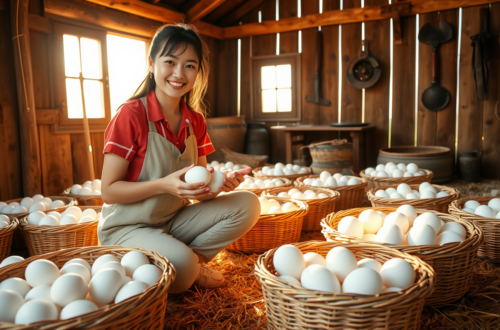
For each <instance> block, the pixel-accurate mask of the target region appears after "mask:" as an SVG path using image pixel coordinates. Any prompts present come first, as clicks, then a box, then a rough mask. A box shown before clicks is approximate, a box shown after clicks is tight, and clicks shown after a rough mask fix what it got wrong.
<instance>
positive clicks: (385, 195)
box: [375, 190, 389, 198]
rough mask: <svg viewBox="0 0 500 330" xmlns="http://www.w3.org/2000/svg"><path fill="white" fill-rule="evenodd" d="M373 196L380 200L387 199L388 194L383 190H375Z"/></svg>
mask: <svg viewBox="0 0 500 330" xmlns="http://www.w3.org/2000/svg"><path fill="white" fill-rule="evenodd" d="M375 196H377V197H382V198H389V194H388V193H387V192H386V191H385V190H377V191H376V192H375Z"/></svg>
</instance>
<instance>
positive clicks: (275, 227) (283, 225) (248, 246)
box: [226, 198, 309, 253]
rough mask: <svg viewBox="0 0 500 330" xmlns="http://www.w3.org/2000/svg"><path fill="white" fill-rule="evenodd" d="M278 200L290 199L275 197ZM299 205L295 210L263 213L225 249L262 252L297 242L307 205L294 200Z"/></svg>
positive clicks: (285, 200)
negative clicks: (244, 232)
mask: <svg viewBox="0 0 500 330" xmlns="http://www.w3.org/2000/svg"><path fill="white" fill-rule="evenodd" d="M275 199H276V200H277V201H279V202H287V201H290V200H289V199H286V198H275ZM294 203H295V204H297V205H298V206H300V209H299V210H297V211H292V212H286V213H280V214H263V215H261V216H260V217H259V220H258V221H257V223H256V224H255V226H253V228H252V229H250V230H249V231H248V232H247V233H246V234H245V235H243V236H242V237H240V238H239V239H238V240H236V241H235V242H233V243H231V244H230V245H228V246H227V247H226V249H227V250H231V251H241V252H245V253H263V252H265V251H267V250H269V249H274V248H275V247H278V246H281V245H283V244H290V243H295V242H298V241H299V239H300V233H301V232H302V222H303V221H304V216H305V215H306V214H307V212H308V209H309V206H308V205H307V204H306V203H304V202H299V201H294Z"/></svg>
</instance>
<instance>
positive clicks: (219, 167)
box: [207, 160, 250, 172]
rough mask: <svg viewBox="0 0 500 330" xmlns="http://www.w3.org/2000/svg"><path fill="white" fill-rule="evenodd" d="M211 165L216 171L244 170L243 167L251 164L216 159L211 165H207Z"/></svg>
mask: <svg viewBox="0 0 500 330" xmlns="http://www.w3.org/2000/svg"><path fill="white" fill-rule="evenodd" d="M210 167H212V168H213V169H214V171H220V172H224V171H237V170H242V169H244V168H248V167H250V166H248V165H240V164H234V163H233V162H227V163H219V162H218V161H216V160H214V161H212V162H211V163H210V164H209V165H207V168H210Z"/></svg>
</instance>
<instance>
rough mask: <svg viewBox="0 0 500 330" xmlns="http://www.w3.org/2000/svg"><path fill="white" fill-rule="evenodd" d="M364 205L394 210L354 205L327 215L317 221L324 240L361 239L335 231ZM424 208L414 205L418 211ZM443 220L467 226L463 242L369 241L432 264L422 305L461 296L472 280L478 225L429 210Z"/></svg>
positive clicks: (479, 235) (479, 236)
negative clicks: (431, 286)
mask: <svg viewBox="0 0 500 330" xmlns="http://www.w3.org/2000/svg"><path fill="white" fill-rule="evenodd" d="M367 209H373V210H376V211H382V212H384V213H391V212H395V211H396V209H395V208H358V209H351V210H347V211H342V212H338V213H334V214H330V215H328V216H327V217H326V218H325V219H323V220H322V221H321V225H322V226H323V231H322V232H323V234H324V235H325V238H326V239H327V240H328V241H335V242H339V243H353V244H356V243H361V242H363V243H364V241H362V240H360V239H358V238H356V237H352V236H347V235H344V234H341V233H339V232H338V231H337V226H338V223H339V221H340V220H342V218H344V217H346V216H354V217H358V216H359V214H360V213H361V212H363V211H364V210H367ZM424 212H427V210H421V209H417V213H418V214H422V213H424ZM433 213H435V214H436V215H438V216H439V217H440V218H441V219H442V220H443V221H444V222H450V221H455V222H458V223H460V224H462V225H463V226H464V227H465V228H466V229H467V237H466V239H465V240H464V241H463V242H456V243H449V244H445V245H441V246H440V245H416V246H411V245H392V244H384V243H376V244H375V243H371V244H374V245H383V246H388V247H391V248H394V249H397V250H399V251H401V252H405V253H409V254H411V255H414V256H417V257H419V258H420V259H422V260H423V261H425V262H426V263H428V264H429V265H431V266H432V268H434V271H435V272H436V276H437V278H436V285H435V291H434V293H433V294H432V296H430V297H429V298H427V299H426V300H425V304H426V305H433V306H443V305H446V304H448V303H450V302H452V301H455V300H457V299H459V298H461V297H462V296H463V295H464V294H465V293H466V292H467V291H468V290H469V287H470V285H471V282H472V276H473V267H474V262H475V259H476V253H477V250H478V248H479V246H480V245H481V243H482V242H483V232H482V231H481V228H479V227H478V226H477V225H475V224H474V223H472V222H470V221H464V220H462V219H460V218H459V217H457V216H454V215H450V214H446V213H439V212H433Z"/></svg>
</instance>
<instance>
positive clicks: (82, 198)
mask: <svg viewBox="0 0 500 330" xmlns="http://www.w3.org/2000/svg"><path fill="white" fill-rule="evenodd" d="M61 195H63V196H69V197H73V198H76V199H77V200H78V204H79V205H91V206H92V205H93V206H102V204H104V202H103V201H102V197H101V180H99V179H96V180H94V181H85V183H84V184H83V185H79V184H74V185H73V186H72V187H71V188H68V189H66V190H64V191H63V193H62V194H61Z"/></svg>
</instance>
